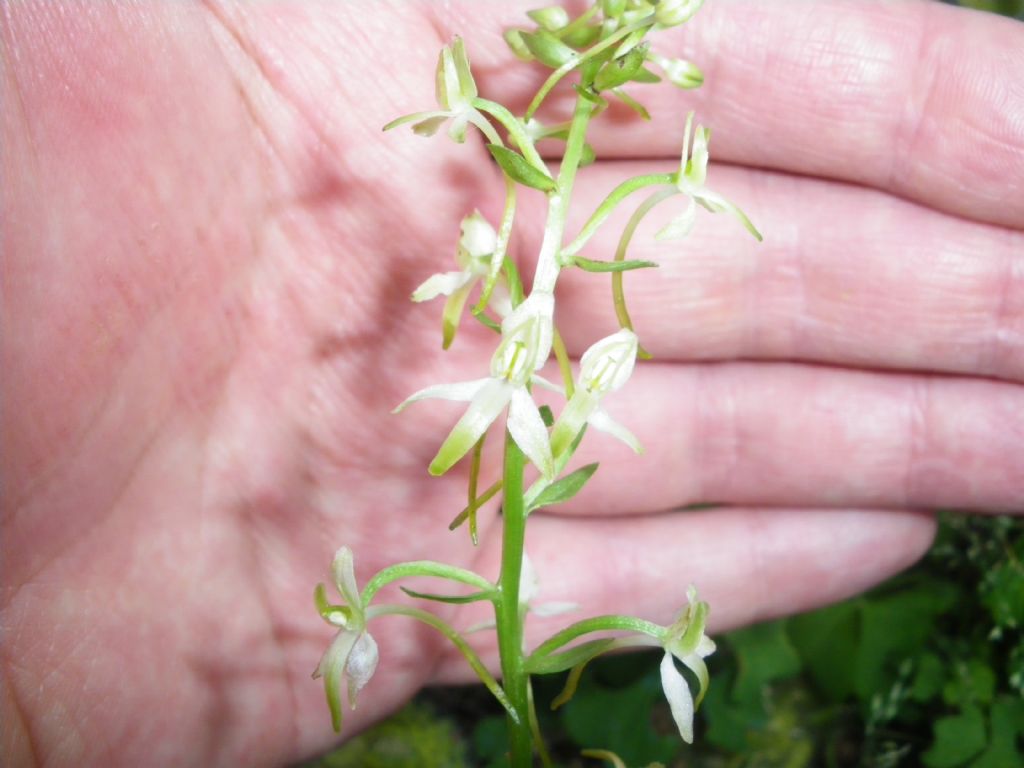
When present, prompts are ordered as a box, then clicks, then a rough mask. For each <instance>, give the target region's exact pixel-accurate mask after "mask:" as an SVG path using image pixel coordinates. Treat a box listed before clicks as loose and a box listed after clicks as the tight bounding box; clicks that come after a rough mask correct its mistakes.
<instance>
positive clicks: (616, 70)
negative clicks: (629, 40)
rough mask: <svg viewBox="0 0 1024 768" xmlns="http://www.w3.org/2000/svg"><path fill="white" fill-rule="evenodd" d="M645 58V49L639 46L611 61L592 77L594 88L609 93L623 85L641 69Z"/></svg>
mask: <svg viewBox="0 0 1024 768" xmlns="http://www.w3.org/2000/svg"><path fill="white" fill-rule="evenodd" d="M646 57H647V48H646V46H642V45H641V46H637V47H636V48H633V49H632V50H631V51H630V52H629V53H627V54H626V55H625V56H623V57H621V58H617V59H612V60H611V61H609V62H608V63H607V64H605V65H604V66H603V67H602V68H601V70H600V71H599V72H598V73H597V74H596V75H595V76H594V88H595V89H596V90H598V91H610V90H611V89H613V88H618V87H619V86H620V85H625V84H626V83H628V82H629V81H630V80H632V79H633V77H634V75H636V74H637V72H639V71H640V70H641V69H642V68H643V65H644V61H645V59H646Z"/></svg>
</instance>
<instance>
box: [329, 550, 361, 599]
mask: <svg viewBox="0 0 1024 768" xmlns="http://www.w3.org/2000/svg"><path fill="white" fill-rule="evenodd" d="M331 572H332V573H333V574H334V583H335V584H336V585H337V586H338V591H339V592H340V593H341V594H342V595H343V596H344V597H345V602H346V603H348V606H349V608H352V609H353V610H354V611H356V612H357V614H358V615H359V616H362V610H363V606H362V603H361V602H360V599H359V587H357V586H356V574H355V558H354V557H353V555H352V550H351V549H349V548H348V547H339V548H338V551H337V552H335V553H334V560H333V562H332V563H331Z"/></svg>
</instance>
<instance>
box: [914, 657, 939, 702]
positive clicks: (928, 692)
mask: <svg viewBox="0 0 1024 768" xmlns="http://www.w3.org/2000/svg"><path fill="white" fill-rule="evenodd" d="M945 680H946V665H945V664H943V663H942V661H941V660H940V659H939V657H938V656H936V655H935V654H934V653H926V654H924V655H923V656H921V658H920V659H919V660H918V662H917V670H916V671H915V672H914V681H913V683H911V686H910V697H911V698H912V699H914V701H919V702H925V701H930V700H931V699H934V698H935V697H936V696H938V694H939V692H940V691H941V690H942V684H943V683H944V682H945Z"/></svg>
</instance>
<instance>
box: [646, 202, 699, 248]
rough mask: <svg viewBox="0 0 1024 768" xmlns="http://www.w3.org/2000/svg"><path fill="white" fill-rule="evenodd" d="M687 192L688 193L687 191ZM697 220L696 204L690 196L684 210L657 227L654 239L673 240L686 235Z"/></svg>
mask: <svg viewBox="0 0 1024 768" xmlns="http://www.w3.org/2000/svg"><path fill="white" fill-rule="evenodd" d="M687 194H689V193H687ZM696 220H697V206H696V205H695V204H694V202H693V198H692V197H691V198H690V202H689V204H688V205H687V206H686V210H685V211H683V212H682V213H681V214H679V215H678V216H676V217H675V218H674V219H672V221H670V222H669V223H668V224H666V225H665V226H664V227H662V228H661V229H659V230H658V231H657V232H656V233H655V235H654V239H655V240H673V239H676V238H681V237H686V236H687V235H688V234H690V230H692V229H693V223H694V222H695V221H696Z"/></svg>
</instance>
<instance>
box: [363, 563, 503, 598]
mask: <svg viewBox="0 0 1024 768" xmlns="http://www.w3.org/2000/svg"><path fill="white" fill-rule="evenodd" d="M412 576H434V577H436V578H439V579H449V580H451V581H457V582H459V583H461V584H469V585H470V586H471V587H476V588H477V589H480V590H483V591H484V592H495V591H496V587H495V585H494V584H492V583H491V582H489V581H488V580H487V579H485V578H484V577H483V576H480V575H479V574H476V573H473V572H472V571H467V570H466V569H465V568H456V567H455V566H454V565H445V564H444V563H437V562H434V561H433V560H413V561H412V562H408V563H398V564H397V565H391V566H388V567H387V568H385V569H383V570H381V571H378V572H377V574H376V575H375V576H374V577H373V578H372V579H370V581H369V582H368V583H367V585H366V589H364V590H363V598H362V600H363V607H364V608H365V607H366V606H368V605H369V604H370V601H372V600H373V598H374V596H375V595H376V594H377V592H379V591H380V589H381V588H382V587H384V586H385V585H387V584H390V583H391V582H393V581H397V580H398V579H406V578H409V577H412Z"/></svg>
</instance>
